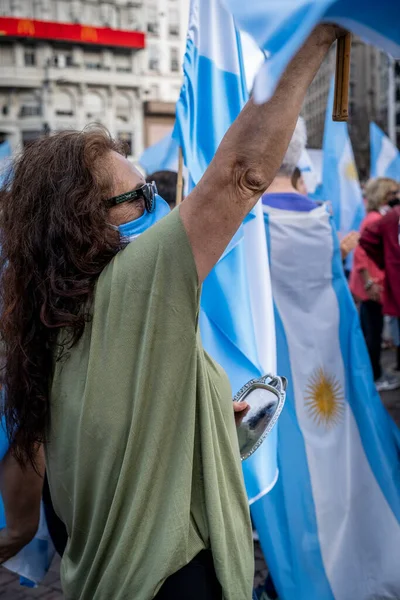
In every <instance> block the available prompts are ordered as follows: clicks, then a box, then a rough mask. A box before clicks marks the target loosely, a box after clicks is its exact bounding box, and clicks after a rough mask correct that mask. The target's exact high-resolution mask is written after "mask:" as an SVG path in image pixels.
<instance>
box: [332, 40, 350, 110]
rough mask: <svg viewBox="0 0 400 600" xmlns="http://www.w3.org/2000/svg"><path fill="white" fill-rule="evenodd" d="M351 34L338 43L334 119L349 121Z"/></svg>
mask: <svg viewBox="0 0 400 600" xmlns="http://www.w3.org/2000/svg"><path fill="white" fill-rule="evenodd" d="M350 53H351V33H346V34H345V35H343V36H342V37H340V38H339V39H338V41H337V48H336V73H335V97H334V101H333V113H332V119H333V120H334V121H347V120H348V118H349V87H350Z"/></svg>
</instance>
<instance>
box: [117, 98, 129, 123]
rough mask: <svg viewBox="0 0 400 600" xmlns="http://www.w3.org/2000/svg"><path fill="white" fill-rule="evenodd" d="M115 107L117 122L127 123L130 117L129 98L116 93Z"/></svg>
mask: <svg viewBox="0 0 400 600" xmlns="http://www.w3.org/2000/svg"><path fill="white" fill-rule="evenodd" d="M115 105H116V106H115V109H116V117H117V119H118V121H120V122H122V123H127V122H128V121H129V119H130V116H131V101H130V98H129V96H128V95H127V94H123V93H118V95H117V97H116V101H115Z"/></svg>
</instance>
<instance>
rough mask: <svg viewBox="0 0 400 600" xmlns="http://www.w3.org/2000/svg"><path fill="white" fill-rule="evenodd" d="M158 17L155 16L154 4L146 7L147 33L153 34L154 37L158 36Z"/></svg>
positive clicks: (155, 8)
mask: <svg viewBox="0 0 400 600" xmlns="http://www.w3.org/2000/svg"><path fill="white" fill-rule="evenodd" d="M157 17H158V15H157V7H156V6H154V4H151V5H150V6H148V7H147V31H148V33H153V34H154V35H158V18H157Z"/></svg>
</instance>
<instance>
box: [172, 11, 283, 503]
mask: <svg viewBox="0 0 400 600" xmlns="http://www.w3.org/2000/svg"><path fill="white" fill-rule="evenodd" d="M246 100H247V91H246V82H245V76H244V71H243V65H242V54H241V44H240V37H239V35H238V32H237V31H236V29H235V25H234V22H233V19H232V17H231V16H230V15H229V14H228V13H227V11H226V10H225V8H224V7H223V6H222V3H221V1H220V0H192V2H191V5H190V16H189V31H188V38H187V47H186V54H185V58H184V83H183V87H182V90H181V95H180V98H179V101H178V103H177V107H176V118H177V121H176V126H175V131H174V137H175V138H176V139H177V140H178V143H179V145H180V146H181V148H182V152H183V157H184V163H185V165H186V167H187V168H188V171H189V175H190V180H191V184H192V185H196V184H197V183H198V181H199V180H200V178H201V177H202V175H203V173H204V171H205V169H206V168H207V166H208V165H209V163H210V162H211V160H212V158H213V156H214V154H215V152H216V150H217V148H218V145H219V143H220V142H221V140H222V138H223V136H224V135H225V133H226V131H227V129H228V128H229V126H230V125H231V124H232V122H233V121H234V119H235V118H236V117H237V115H238V114H239V112H240V110H241V109H242V107H243V105H244V103H245V101H246ZM200 331H201V336H202V340H203V345H204V348H205V349H206V351H207V352H208V353H209V354H210V355H211V356H212V357H213V358H214V359H215V360H217V361H218V362H219V363H220V364H221V365H222V366H223V367H224V368H225V370H226V371H227V373H228V376H229V379H230V382H231V385H232V390H233V393H235V392H236V391H238V390H239V389H240V388H241V387H242V386H243V385H244V384H245V383H246V382H247V381H248V380H250V379H252V378H253V377H258V376H260V375H262V374H264V373H266V372H271V371H272V372H275V338H274V320H273V310H272V299H271V293H270V288H269V268H268V259H267V251H266V240H265V231H264V227H263V220H262V211H261V207H258V208H256V209H254V210H253V211H252V213H251V214H250V215H249V216H248V218H247V219H246V221H245V223H244V224H243V225H242V226H241V228H240V229H239V231H238V232H237V234H236V235H235V236H234V238H233V240H232V241H231V243H230V245H229V247H228V248H227V250H226V251H225V253H224V255H223V257H222V258H221V260H220V261H219V262H218V264H217V265H216V266H215V268H214V269H213V270H212V272H211V273H210V275H209V276H208V277H207V279H206V281H205V282H204V285H203V290H202V296H201V313H200ZM243 471H244V476H245V482H246V487H247V493H248V496H249V501H250V502H255V500H256V499H258V498H259V497H261V496H262V495H263V494H265V493H266V492H267V491H269V489H270V488H271V486H272V485H273V484H274V482H275V480H276V477H277V467H276V430H274V431H273V432H272V433H271V435H270V437H269V439H267V440H266V442H264V444H263V445H262V446H261V447H260V448H259V450H257V452H256V453H255V454H254V455H253V456H252V457H250V458H249V459H248V460H247V461H246V462H245V463H244V464H243Z"/></svg>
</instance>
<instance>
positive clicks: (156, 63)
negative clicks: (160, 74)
mask: <svg viewBox="0 0 400 600" xmlns="http://www.w3.org/2000/svg"><path fill="white" fill-rule="evenodd" d="M159 68H160V57H159V53H158V48H157V46H149V69H150V71H158V70H159Z"/></svg>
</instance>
